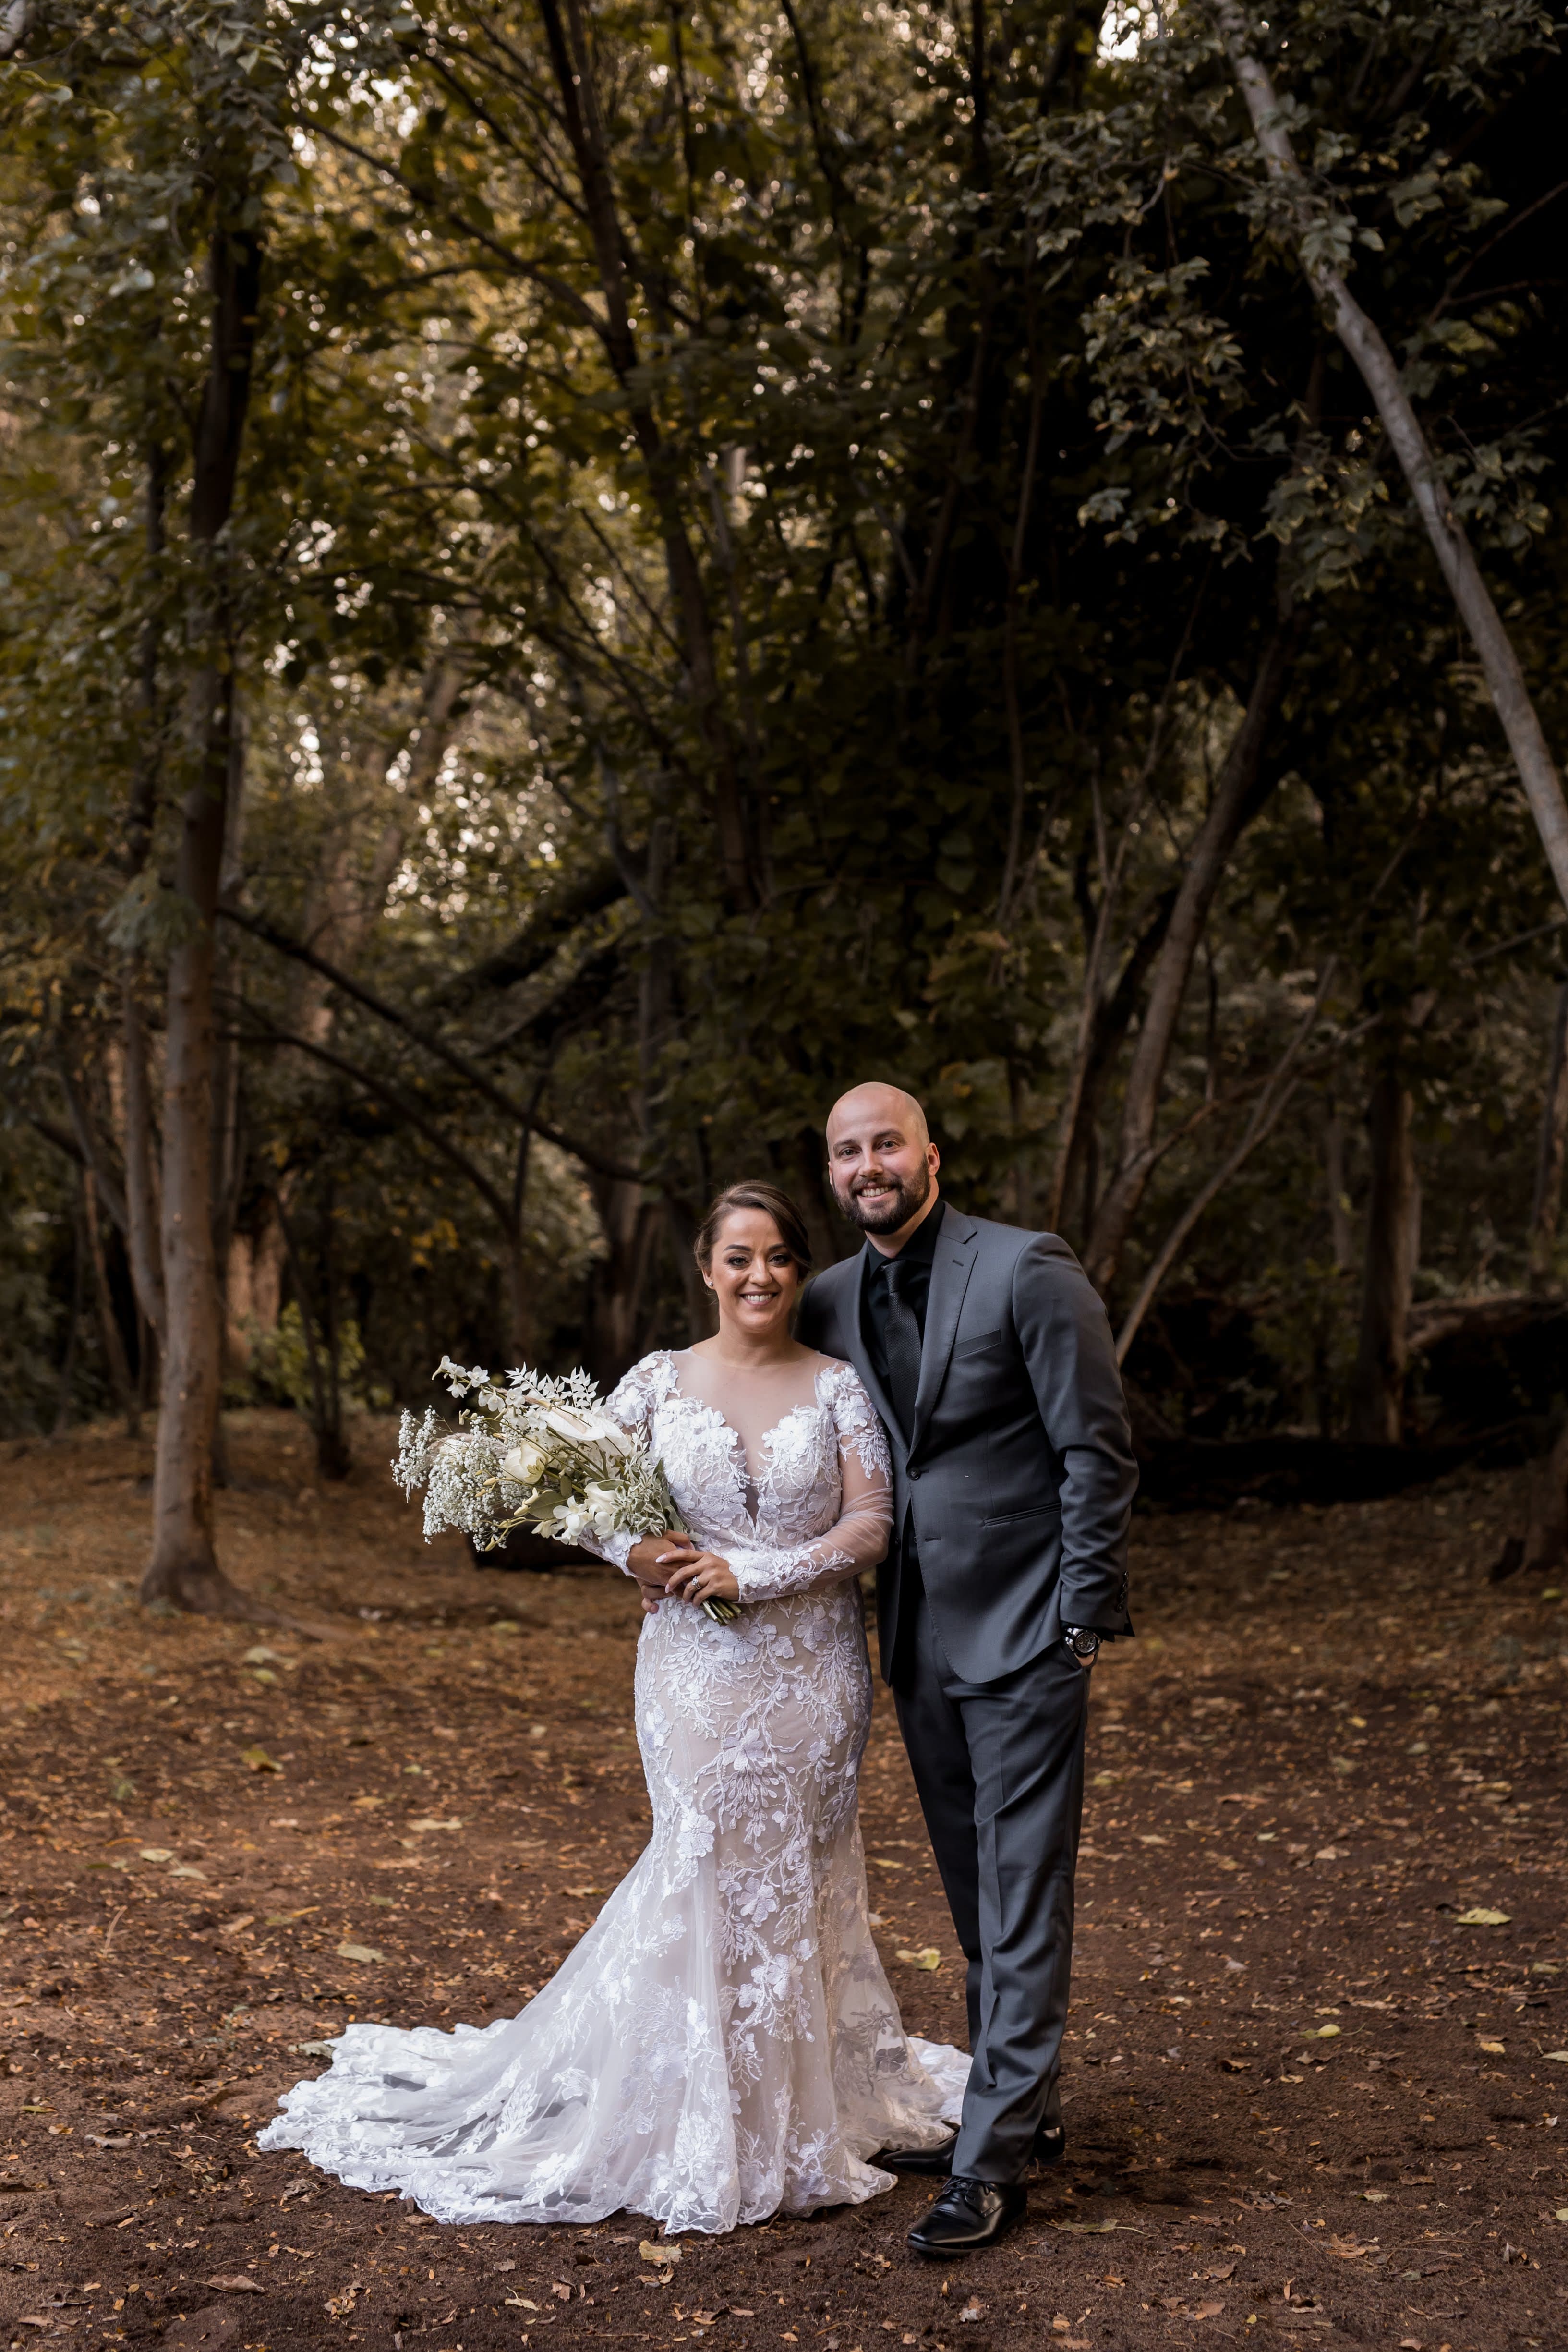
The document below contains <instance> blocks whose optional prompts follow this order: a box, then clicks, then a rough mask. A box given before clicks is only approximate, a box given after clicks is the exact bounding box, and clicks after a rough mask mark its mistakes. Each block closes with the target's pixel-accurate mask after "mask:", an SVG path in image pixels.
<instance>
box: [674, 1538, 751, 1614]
mask: <svg viewBox="0 0 1568 2352" xmlns="http://www.w3.org/2000/svg"><path fill="white" fill-rule="evenodd" d="M666 1558H674V1555H670V1554H667V1555H666ZM664 1590H665V1591H666V1592H668V1593H669V1594H671V1596H672V1597H673V1598H674V1600H677V1601H695V1602H698V1603H701V1602H702V1601H738V1600H739V1598H740V1587H739V1585H738V1584H737V1582H736V1580H735V1570H734V1569H733V1568H731V1566H730V1564H729V1562H728V1560H727V1559H720V1558H719V1557H718V1554H717V1553H716V1552H712V1551H698V1550H697V1549H695V1546H688V1548H687V1550H686V1554H685V1557H684V1558H683V1559H679V1560H678V1561H676V1563H675V1565H674V1566H673V1567H672V1568H671V1570H670V1574H669V1578H668V1580H667V1582H666V1583H665V1586H664Z"/></svg>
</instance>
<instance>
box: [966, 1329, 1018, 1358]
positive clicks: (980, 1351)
mask: <svg viewBox="0 0 1568 2352" xmlns="http://www.w3.org/2000/svg"><path fill="white" fill-rule="evenodd" d="M1006 1345H1007V1333H1006V1332H1005V1331H981V1332H978V1333H977V1335H976V1336H975V1338H974V1339H960V1340H959V1342H958V1344H957V1346H956V1348H955V1349H954V1350H953V1361H954V1363H958V1362H960V1361H961V1360H963V1358H964V1357H966V1356H983V1355H984V1354H985V1353H986V1351H987V1350H988V1349H991V1348H1002V1347H1005V1346H1006Z"/></svg>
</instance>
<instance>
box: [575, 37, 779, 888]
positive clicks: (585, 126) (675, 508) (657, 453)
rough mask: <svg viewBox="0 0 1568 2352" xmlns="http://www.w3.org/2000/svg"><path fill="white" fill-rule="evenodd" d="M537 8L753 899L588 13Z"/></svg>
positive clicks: (731, 752) (747, 824) (741, 876)
mask: <svg viewBox="0 0 1568 2352" xmlns="http://www.w3.org/2000/svg"><path fill="white" fill-rule="evenodd" d="M539 14H540V16H541V18H542V19H543V22H544V29H545V39H546V43H547V45H548V47H549V53H550V66H551V70H552V72H553V74H554V76H555V82H556V94H557V97H558V99H559V107H560V118H561V120H562V121H563V122H564V124H565V126H566V134H567V139H568V141H569V142H570V147H571V150H572V155H573V160H574V162H575V163H576V165H577V171H578V176H579V180H580V184H581V191H582V215H583V217H584V219H585V220H586V222H587V225H588V228H589V233H590V235H591V237H592V239H593V247H594V259H595V264H596V267H597V269H598V273H599V281H600V296H601V300H602V302H603V306H604V319H603V323H602V325H601V328H600V334H601V341H602V343H603V347H604V354H605V357H606V359H607V360H608V361H609V363H610V366H611V368H612V371H613V372H614V374H615V377H616V380H617V382H618V383H619V384H620V386H621V389H622V394H624V396H625V400H626V406H627V417H628V422H629V423H630V425H631V429H632V439H633V440H634V441H635V442H636V445H637V451H638V455H639V456H640V457H641V458H642V460H643V467H644V470H645V472H646V475H647V480H648V488H649V492H650V495H651V498H652V500H653V511H654V513H655V514H656V515H657V517H658V519H659V532H660V538H661V540H662V542H663V546H664V565H665V570H666V572H667V575H668V578H669V583H670V594H671V601H672V603H673V604H674V608H675V611H676V612H677V614H679V616H680V625H681V635H682V640H683V645H684V648H685V658H686V673H687V677H688V680H689V684H690V691H691V699H692V715H693V719H694V720H695V725H696V730H697V733H698V736H699V738H700V740H701V741H702V744H703V748H704V751H705V752H706V755H707V761H708V765H709V769H710V772H711V776H712V782H713V793H714V814H715V818H716V829H717V834H718V843H719V857H720V862H721V864H722V866H723V869H724V876H725V883H726V887H727V890H728V892H729V894H730V897H731V898H732V900H733V902H734V904H735V905H736V906H737V908H755V907H758V906H760V905H763V904H765V903H766V899H767V893H768V856H767V841H766V825H765V822H764V818H763V813H762V810H761V807H760V805H759V804H758V803H756V802H755V801H753V800H752V799H750V798H749V797H748V796H747V794H746V793H743V792H742V790H741V786H740V779H739V776H738V773H737V765H736V757H735V747H734V744H733V743H732V741H731V740H730V734H729V730H728V728H727V725H726V723H725V716H724V709H723V704H722V701H721V698H720V695H719V685H718V665H717V661H716V656H715V649H714V635H713V624H712V621H711V619H710V617H709V614H708V609H707V600H706V595H705V593H704V588H703V578H702V572H701V568H700V566H699V564H698V562H697V559H696V552H695V549H694V547H693V545H692V541H691V537H690V534H689V532H688V531H687V529H686V522H685V514H684V512H683V510H682V507H681V498H680V481H681V471H680V465H679V460H678V457H677V455H676V453H675V452H674V450H673V449H672V447H671V446H670V445H669V444H668V442H667V441H666V440H665V438H664V434H663V433H662V431H661V430H660V426H659V421H658V418H657V416H656V415H655V413H654V410H653V403H652V400H651V398H650V396H649V394H648V391H647V389H646V386H645V383H644V379H643V361H642V355H641V354H640V353H639V351H638V348H637V342H636V338H635V336H634V334H633V332H632V318H631V309H630V304H629V299H628V295H629V289H628V284H627V257H628V253H629V251H630V240H629V238H628V236H627V233H626V230H625V228H624V226H622V219H621V215H620V210H619V207H618V205H617V202H616V195H615V186H614V182H613V180H612V175H611V170H610V161H609V142H608V140H607V138H606V134H605V129H604V122H603V119H602V116H601V110H600V101H599V92H598V88H597V84H596V80H595V77H594V72H593V58H592V53H591V44H590V41H589V37H588V27H587V23H586V20H585V17H584V14H583V10H582V7H581V5H580V0H567V17H569V18H570V36H569V34H568V29H567V23H566V21H565V20H564V19H563V17H562V15H561V11H560V8H559V5H558V0H540V5H539ZM656 325H657V321H655V326H656Z"/></svg>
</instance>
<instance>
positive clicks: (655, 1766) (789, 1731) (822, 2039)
mask: <svg viewBox="0 0 1568 2352" xmlns="http://www.w3.org/2000/svg"><path fill="white" fill-rule="evenodd" d="M696 1255H697V1261H698V1264H699V1265H700V1266H701V1268H702V1271H703V1276H704V1279H705V1281H706V1283H707V1285H708V1286H709V1288H710V1289H711V1290H712V1291H713V1292H714V1293H715V1295H716V1299H717V1304H718V1316H719V1328H718V1333H717V1336H716V1338H714V1339H704V1340H701V1341H699V1342H698V1344H697V1345H696V1346H695V1347H692V1348H686V1349H658V1350H656V1351H655V1352H654V1353H653V1355H651V1356H645V1357H644V1358H643V1360H642V1362H641V1363H639V1364H636V1365H634V1366H633V1367H632V1370H631V1371H630V1372H629V1373H628V1374H627V1376H626V1378H625V1379H624V1380H623V1381H622V1383H621V1385H620V1387H619V1388H618V1389H617V1390H616V1391H615V1393H614V1395H613V1396H612V1398H611V1400H610V1411H611V1412H612V1415H613V1416H614V1418H615V1419H616V1420H617V1421H618V1422H620V1423H621V1424H622V1427H623V1428H625V1429H627V1430H628V1431H633V1430H634V1431H639V1432H645V1433H648V1434H649V1435H650V1436H651V1437H652V1440H653V1444H654V1446H655V1448H656V1450H657V1452H658V1453H659V1454H660V1455H661V1456H662V1458H663V1460H664V1468H665V1470H666V1472H667V1474H668V1476H669V1481H670V1488H671V1492H672V1494H673V1495H674V1501H675V1505H676V1508H677V1510H678V1511H679V1513H680V1516H681V1517H682V1518H683V1519H684V1520H685V1525H686V1528H688V1529H689V1530H690V1533H689V1534H688V1535H683V1536H674V1535H665V1536H652V1537H644V1538H643V1539H642V1540H641V1541H640V1542H638V1543H636V1544H632V1541H631V1538H627V1537H621V1538H611V1539H610V1541H608V1542H607V1543H605V1544H604V1545H602V1546H601V1547H596V1549H602V1551H603V1553H604V1556H605V1557H606V1558H608V1559H613V1561H614V1563H615V1564H616V1565H617V1566H618V1567H621V1568H622V1569H625V1570H628V1571H629V1572H630V1573H631V1574H632V1575H633V1576H635V1577H636V1579H637V1580H638V1582H639V1584H640V1585H641V1587H642V1591H643V1609H644V1611H645V1612H646V1613H645V1616H644V1621H643V1632H642V1638H641V1640H640V1642H639V1643H638V1650H637V1677H636V1721H637V1737H638V1741H639V1743H640V1746H641V1748H642V1753H643V1769H644V1770H645V1772H646V1774H647V1780H648V1790H649V1794H650V1797H651V1799H652V1802H653V1836H652V1839H651V1840H650V1842H649V1844H648V1847H647V1850H646V1851H645V1853H643V1855H642V1857H641V1859H640V1860H639V1861H638V1862H637V1864H635V1866H634V1867H633V1868H632V1871H631V1873H630V1874H628V1876H627V1877H625V1878H624V1879H623V1880H622V1883H621V1885H619V1886H618V1887H617V1888H616V1889H615V1892H614V1893H613V1894H612V1895H611V1897H610V1899H609V1901H608V1902H607V1903H606V1904H605V1906H604V1908H603V1910H602V1911H601V1914H600V1916H599V1918H598V1920H597V1921H596V1923H595V1924H594V1926H593V1927H591V1928H590V1930H589V1932H588V1934H587V1935H586V1936H584V1937H583V1938H582V1941H581V1942H580V1944H579V1945H577V1947H576V1948H575V1949H574V1950H573V1951H572V1952H571V1953H570V1955H569V1956H568V1958H566V1960H565V1961H564V1962H563V1963H562V1965H561V1967H560V1969H559V1970H558V1972H557V1974H556V1975H555V1976H554V1977H553V1978H552V1979H551V1981H550V1982H549V1984H548V1985H547V1986H546V1987H545V1989H544V1990H543V1991H542V1992H541V1993H539V1995H538V1998H537V1999H536V2000H531V2001H530V2002H529V2003H528V2007H527V2008H526V2009H524V2010H523V2011H521V2012H520V2013H519V2014H518V2015H517V2016H516V2017H514V2018H509V2019H505V2020H503V2021H500V2022H498V2023H497V2024H494V2025H490V2026H486V2027H484V2028H482V2029H481V2028H478V2027H475V2026H469V2025H460V2026H458V2028H457V2029H456V2031H455V2032H453V2033H444V2032H439V2031H437V2030H436V2029H435V2028H434V2027H431V2026H424V2027H420V2028H416V2029H415V2030H413V2031H412V2032H403V2031H401V2030H399V2029H397V2028H395V2027H392V2026H385V2025H370V2024H359V2025H350V2026H349V2027H348V2028H347V2029H346V2031H345V2032H343V2034H342V2035H341V2036H340V2039H339V2040H338V2041H337V2042H336V2043H335V2044H334V2046H333V2058H332V2064H331V2067H330V2069H329V2072H328V2073H326V2074H322V2075H320V2076H319V2077H317V2078H316V2079H315V2080H314V2081H311V2082H306V2083H300V2084H298V2085H297V2086H296V2087H295V2089H293V2090H292V2091H290V2092H289V2093H288V2094H287V2096H286V2097H285V2098H284V2100H283V2102H282V2105H283V2108H284V2113H283V2114H282V2115H280V2116H278V2117H277V2120H276V2121H275V2122H273V2123H272V2124H270V2125H269V2126H267V2130H266V2131H265V2132H264V2133H263V2134H262V2135H261V2138H260V2142H259V2145H260V2146H261V2147H264V2148H277V2147H295V2148H302V2149H303V2150H304V2151H305V2153H306V2155H307V2156H308V2158H310V2160H311V2161H312V2162H313V2163H315V2164H318V2165H319V2166H320V2167H321V2168H323V2170H325V2171H328V2172H331V2173H334V2174H336V2176H337V2177H338V2179H340V2180H343V2181H347V2182H348V2183H349V2184H350V2186H351V2187H354V2188H359V2189H401V2190H402V2192H403V2194H404V2195H405V2196H406V2197H409V2198H412V2199H413V2200H414V2202H415V2203H417V2204H418V2205H420V2206H422V2207H423V2210H425V2212H427V2213H432V2214H434V2216H435V2217H436V2219H437V2220H438V2221H463V2222H476V2221H551V2222H559V2221H602V2220H603V2219H604V2218H605V2217H606V2216H607V2215H609V2214H611V2213H614V2212H619V2211H621V2210H622V2209H624V2208H628V2207H629V2208H630V2209H632V2210H633V2211H635V2212H639V2213H646V2214H649V2215H651V2216H652V2217H653V2220H655V2221H662V2222H664V2224H665V2226H666V2228H667V2229H668V2230H669V2231H680V2230H705V2231H723V2230H729V2229H733V2228H734V2226H735V2225H736V2223H737V2221H763V2220H765V2219H766V2218H767V2217H768V2215H769V2214H772V2213H776V2212H778V2211H779V2210H783V2211H785V2212H789V2213H804V2212H809V2211H810V2210H813V2209H814V2208H816V2207H818V2206H824V2205H844V2204H851V2205H853V2204H860V2203H862V2202H863V2201H864V2200H865V2199H867V2198H869V2197H874V2196H876V2195H877V2194H878V2193H879V2191H881V2190H882V2189H891V2188H892V2186H893V2176H892V2174H891V2173H889V2172H886V2171H883V2170H881V2169H879V2168H877V2167H876V2165H875V2164H874V2163H873V2161H872V2159H873V2157H874V2156H875V2154H876V2152H877V2151H878V2150H879V2149H888V2150H900V2151H903V2150H913V2149H916V2148H924V2147H935V2146H936V2145H938V2144H939V2143H941V2142H943V2141H946V2139H947V2138H949V2137H950V2136H951V2132H952V2127H953V2126H954V2124H955V2123H956V2121H957V2120H958V2116H959V2113H960V2110H961V2107H962V2103H963V2093H964V2083H965V2079H966V2077H967V2073H968V2065H969V2062H968V2059H967V2057H966V2056H965V2055H964V2054H963V2053H960V2052H959V2051H956V2050H954V2049H950V2048H947V2047H946V2046H942V2045H938V2044H936V2043H932V2042H921V2041H918V2040H916V2039H915V2037H914V2036H913V2035H906V2034H905V2033H904V2029H903V2026H902V2025H901V2023H900V2021H899V2015H898V2006H897V2003H896V2002H895V2001H894V1997H893V1993H892V1991H891V1990H890V1988H889V1986H888V1982H887V1979H886V1978H885V1976H884V1975H883V1970H882V1965H881V1962H880V1961H879V1959H878V1958H877V1953H876V1948H875V1945H874V1944H873V1940H872V1933H871V1924H870V1918H869V1915H868V1911H867V1905H866V1882H865V1860H864V1855H863V1853H862V1847H861V1835H860V1822H859V1816H858V1773H859V1767H860V1759H861V1753H862V1749H863V1748H864V1746H865V1740H866V1733H867V1729H868V1727H869V1725H870V1721H871V1677H870V1672H869V1667H868V1663H867V1657H866V1643H865V1633H864V1627H863V1623H862V1613H861V1599H860V1591H859V1588H858V1586H857V1584H856V1581H855V1579H856V1577H857V1575H858V1573H859V1571H860V1570H862V1569H864V1568H869V1567H872V1566H873V1565H874V1563H875V1562H876V1561H877V1560H878V1559H881V1557H882V1554H883V1550H884V1549H885V1547H886V1543H887V1536H888V1529H889V1526H890V1523H891V1503H890V1494H889V1474H888V1457H887V1446H886V1441H885V1439H884V1438H883V1433H882V1428H881V1425H880V1423H878V1421H877V1418H876V1415H875V1413H874V1412H873V1408H872V1405H871V1402H870V1401H869V1399H868V1398H867V1396H866V1393H865V1391H864V1389H863V1388H862V1386H861V1382H860V1380H859V1377H858V1375H857V1374H856V1373H855V1372H854V1371H853V1370H852V1368H851V1366H849V1365H848V1364H844V1363H839V1362H837V1361H835V1360H833V1359H832V1358H831V1357H827V1356H819V1355H816V1354H814V1353H813V1352H812V1350H811V1349H809V1348H803V1347H800V1346H799V1345H798V1344H797V1343H796V1342H795V1341H794V1340H793V1339H791V1338H790V1336H789V1323H790V1316H791V1312H792V1310H793V1308H794V1307H795V1304H796V1301H797V1299H798V1297H799V1295H800V1285H801V1282H802V1280H803V1278H804V1276H805V1274H806V1272H807V1270H808V1265H809V1262H810V1260H809V1246H808V1243H807V1239H806V1234H805V1229H804V1226H803V1225H802V1223H801V1222H800V1214H799V1213H798V1211H797V1210H796V1208H795V1206H794V1203H793V1202H791V1201H790V1200H789V1196H788V1195H787V1194H786V1193H783V1192H779V1191H778V1190H776V1189H775V1187H774V1186H772V1185H770V1184H737V1185H732V1186H731V1188H730V1189H729V1191H728V1192H724V1193H722V1194H721V1195H720V1197H719V1198H718V1200H717V1201H716V1202H715V1203H714V1205H713V1207H712V1209H711V1210H710V1211H709V1213H708V1215H707V1217H706V1221H705V1222H704V1224H703V1227H702V1230H701V1232H700V1233H699V1234H698V1236H697V1240H696ZM710 1600H711V1601H732V1602H738V1603H739V1604H740V1606H739V1611H738V1613H737V1614H734V1615H733V1616H732V1621H731V1622H725V1623H720V1622H716V1620H715V1619H714V1618H713V1617H712V1616H710V1615H708V1614H707V1613H706V1611H705V1609H704V1608H703V1607H702V1605H701V1604H702V1603H703V1602H704V1601H710Z"/></svg>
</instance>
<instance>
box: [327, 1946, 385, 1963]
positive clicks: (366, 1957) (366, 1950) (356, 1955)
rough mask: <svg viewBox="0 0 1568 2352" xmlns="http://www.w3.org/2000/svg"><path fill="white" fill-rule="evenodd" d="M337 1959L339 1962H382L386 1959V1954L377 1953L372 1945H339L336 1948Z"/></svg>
mask: <svg viewBox="0 0 1568 2352" xmlns="http://www.w3.org/2000/svg"><path fill="white" fill-rule="evenodd" d="M338 1958H340V1960H363V1961H379V1962H384V1961H385V1959H386V1954H385V1953H384V1952H378V1951H377V1949H376V1948H375V1946H374V1945H373V1944H340V1945H339V1947H338Z"/></svg>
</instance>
